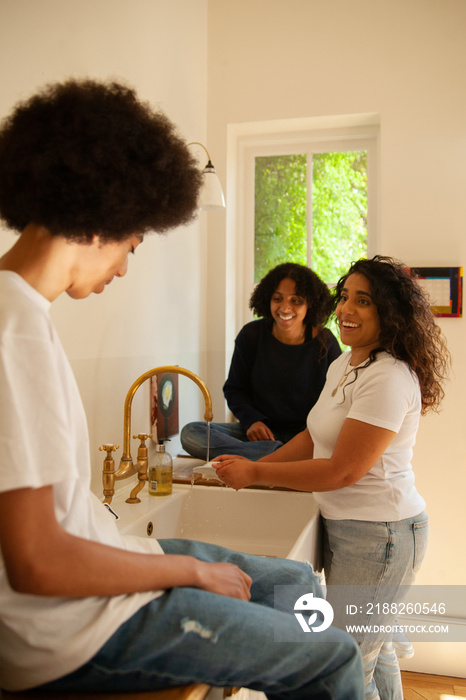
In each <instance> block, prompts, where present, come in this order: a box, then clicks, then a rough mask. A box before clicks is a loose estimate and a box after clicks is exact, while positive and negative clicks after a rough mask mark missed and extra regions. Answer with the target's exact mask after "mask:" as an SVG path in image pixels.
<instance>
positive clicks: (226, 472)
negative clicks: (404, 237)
mask: <svg viewBox="0 0 466 700" xmlns="http://www.w3.org/2000/svg"><path fill="white" fill-rule="evenodd" d="M255 464H256V463H255V462H252V461H251V460H250V459H246V458H245V457H239V456H238V455H220V457H216V458H215V464H213V465H212V466H214V467H215V469H216V471H217V475H218V477H219V479H221V480H222V481H223V483H224V484H226V485H227V486H230V487H231V488H232V489H235V490H236V491H238V490H239V489H243V488H245V486H252V484H254V483H255V476H254V470H255Z"/></svg>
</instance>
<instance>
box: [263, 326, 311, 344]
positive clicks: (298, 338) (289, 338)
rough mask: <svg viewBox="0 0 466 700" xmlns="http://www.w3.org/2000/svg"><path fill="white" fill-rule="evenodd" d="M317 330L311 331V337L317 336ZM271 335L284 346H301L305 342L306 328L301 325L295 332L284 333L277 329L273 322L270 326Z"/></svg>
mask: <svg viewBox="0 0 466 700" xmlns="http://www.w3.org/2000/svg"><path fill="white" fill-rule="evenodd" d="M317 332H318V330H317V328H313V329H312V337H313V338H314V337H315V336H316V335H317ZM272 335H273V337H274V338H276V339H277V340H279V341H280V343H284V344H285V345H302V344H303V343H304V341H305V340H306V326H305V325H304V324H303V325H302V326H301V328H300V329H298V330H297V331H289V332H285V331H283V330H281V329H280V328H278V326H277V324H276V323H275V322H274V323H273V326H272Z"/></svg>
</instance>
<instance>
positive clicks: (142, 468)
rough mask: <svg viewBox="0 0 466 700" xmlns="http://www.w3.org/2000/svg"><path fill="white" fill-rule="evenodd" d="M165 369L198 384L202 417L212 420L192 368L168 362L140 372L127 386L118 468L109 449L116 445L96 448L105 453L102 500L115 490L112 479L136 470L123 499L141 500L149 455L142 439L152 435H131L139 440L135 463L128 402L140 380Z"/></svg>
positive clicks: (202, 387)
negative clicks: (172, 364) (128, 490)
mask: <svg viewBox="0 0 466 700" xmlns="http://www.w3.org/2000/svg"><path fill="white" fill-rule="evenodd" d="M165 372H171V373H172V374H182V375H184V376H185V377H188V378H189V379H191V380H192V381H193V382H194V383H195V384H197V385H198V387H199V389H200V390H201V391H202V394H203V396H204V402H205V413H204V420H206V421H211V420H212V418H213V414H212V399H211V396H210V393H209V390H208V388H207V387H206V385H205V384H204V382H203V381H202V379H200V378H199V377H198V376H197V375H196V374H194V372H191V371H190V370H189V369H184V368H183V367H177V366H167V367H155V369H150V370H149V371H148V372H145V373H144V374H141V376H140V377H139V378H138V379H136V381H135V382H134V383H133V384H132V385H131V386H130V388H129V391H128V393H127V394H126V399H125V407H124V423H123V454H122V456H121V459H120V466H119V467H118V470H117V471H115V462H114V460H113V457H112V452H113V451H114V450H116V449H118V445H109V444H105V445H102V446H101V447H99V450H105V451H106V452H107V456H106V457H105V459H104V467H103V474H102V480H103V486H104V489H103V494H104V503H111V501H112V498H113V496H114V494H115V481H119V480H120V479H126V478H127V477H129V476H132V475H133V474H136V473H137V474H138V483H137V484H136V486H135V487H134V489H133V490H132V491H131V494H130V496H129V498H127V499H126V502H127V503H140V501H141V499H140V498H138V496H137V494H138V493H139V491H141V489H142V488H144V483H145V482H146V481H147V467H148V456H147V446H146V444H145V441H146V440H147V439H148V438H151V437H152V435H147V434H146V433H142V434H140V435H133V438H139V439H140V440H141V444H140V445H139V448H138V459H137V462H136V464H134V463H133V458H132V457H131V451H130V436H131V406H132V403H133V397H134V395H135V393H136V391H137V390H138V389H139V387H140V386H141V384H143V383H144V382H145V381H146V379H150V377H153V376H154V375H156V374H165Z"/></svg>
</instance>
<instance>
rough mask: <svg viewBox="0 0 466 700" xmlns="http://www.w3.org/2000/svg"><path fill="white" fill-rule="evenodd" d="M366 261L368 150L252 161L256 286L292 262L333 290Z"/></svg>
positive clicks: (260, 157)
mask: <svg viewBox="0 0 466 700" xmlns="http://www.w3.org/2000/svg"><path fill="white" fill-rule="evenodd" d="M308 171H310V174H311V177H310V178H308V175H307V173H308ZM309 184H310V188H309ZM366 255H367V151H366V150H360V151H336V152H331V153H308V154H305V153H304V154H296V155H283V156H258V157H256V158H255V177H254V283H257V282H259V281H260V280H261V279H262V277H263V276H264V275H265V274H266V273H267V272H268V271H269V270H270V269H271V268H273V267H275V265H278V264H279V263H281V262H285V261H287V260H292V261H293V262H297V263H300V264H301V265H309V266H310V267H311V268H312V269H313V270H315V272H316V273H317V274H318V275H319V276H320V277H321V279H323V280H324V281H325V282H327V283H328V284H332V283H335V282H336V281H337V280H338V279H339V278H340V277H341V275H342V274H343V273H344V272H345V270H347V269H348V266H349V264H350V263H351V261H352V260H357V259H358V258H360V257H364V256H366Z"/></svg>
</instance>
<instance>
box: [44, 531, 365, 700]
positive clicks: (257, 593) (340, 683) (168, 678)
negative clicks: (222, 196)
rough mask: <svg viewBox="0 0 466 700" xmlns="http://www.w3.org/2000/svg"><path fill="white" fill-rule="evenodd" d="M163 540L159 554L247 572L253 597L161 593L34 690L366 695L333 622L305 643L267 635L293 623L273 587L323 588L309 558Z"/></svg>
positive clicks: (351, 647)
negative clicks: (80, 662) (77, 663)
mask: <svg viewBox="0 0 466 700" xmlns="http://www.w3.org/2000/svg"><path fill="white" fill-rule="evenodd" d="M160 544H161V546H162V548H163V550H164V551H165V552H166V553H170V554H189V555H192V556H194V557H197V558H198V559H201V560H204V561H212V562H213V561H215V562H218V561H228V562H232V563H235V564H237V565H238V566H239V567H241V568H242V569H244V570H245V571H247V572H248V573H249V575H250V576H251V577H252V579H253V584H252V590H251V595H252V599H251V601H249V602H245V601H241V600H237V599H234V598H229V597H226V596H222V595H217V594H214V593H208V592H206V591H203V590H200V589H197V588H173V589H170V590H167V591H166V592H165V593H164V594H163V595H162V596H161V597H159V598H157V599H155V600H154V601H152V602H151V603H149V604H148V605H145V606H144V607H143V608H142V609H141V610H139V611H138V612H137V613H136V614H135V615H133V617H132V618H131V619H129V620H128V621H127V622H125V623H124V624H122V625H121V627H120V628H119V629H118V630H117V631H116V632H115V634H114V635H113V636H112V637H111V638H110V639H109V640H108V642H107V643H106V644H105V645H104V646H103V647H102V649H101V650H100V651H99V652H98V653H97V654H96V655H95V656H94V658H92V659H91V660H90V661H89V662H88V663H86V664H85V665H84V666H82V667H81V668H79V669H78V670H76V671H74V672H73V673H71V674H69V675H67V676H65V677H63V678H61V679H58V680H56V681H53V682H52V683H48V684H46V685H43V686H41V687H40V689H41V690H47V691H48V692H52V691H65V690H66V691H75V692H82V693H85V692H86V691H87V692H91V691H94V692H117V691H120V692H123V691H141V692H143V691H148V690H154V689H161V688H169V687H172V686H176V685H184V684H190V683H206V684H208V685H211V686H218V687H223V686H226V687H235V686H240V687H247V688H252V689H255V690H258V691H262V692H264V693H265V694H266V695H267V697H268V698H277V700H278V699H280V698H290V699H296V700H301V699H302V700H304V699H306V700H308V698H316V699H317V698H319V699H321V700H324V699H325V700H331V699H332V700H363V697H364V692H363V674H362V665H361V657H360V653H359V650H358V646H357V644H356V642H355V641H354V639H352V637H350V636H349V635H347V634H346V633H345V632H342V631H341V630H338V629H335V628H332V627H330V628H329V629H327V630H326V631H325V632H322V633H320V634H319V635H315V637H314V638H312V639H310V640H308V639H307V638H306V637H307V635H305V636H304V637H305V638H304V640H303V642H291V643H290V642H281V643H279V642H275V641H274V630H275V629H276V625H277V624H278V625H280V627H282V626H283V628H288V626H293V630H294V629H295V625H296V620H295V618H294V615H292V614H290V612H284V611H282V610H274V607H273V605H274V585H275V584H276V585H288V584H301V585H305V586H307V587H308V588H309V590H310V591H312V592H315V593H316V595H318V596H319V595H320V596H321V595H322V592H321V588H320V584H319V582H318V579H317V577H316V576H315V575H314V573H313V572H312V568H311V567H310V566H309V565H308V564H302V563H299V562H295V561H291V560H284V559H275V558H269V557H257V556H252V555H245V554H240V553H238V552H233V551H231V550H228V549H224V548H223V547H218V546H216V545H209V544H204V543H202V542H195V541H191V540H160ZM309 636H310V635H309ZM316 640H317V641H316Z"/></svg>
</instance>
